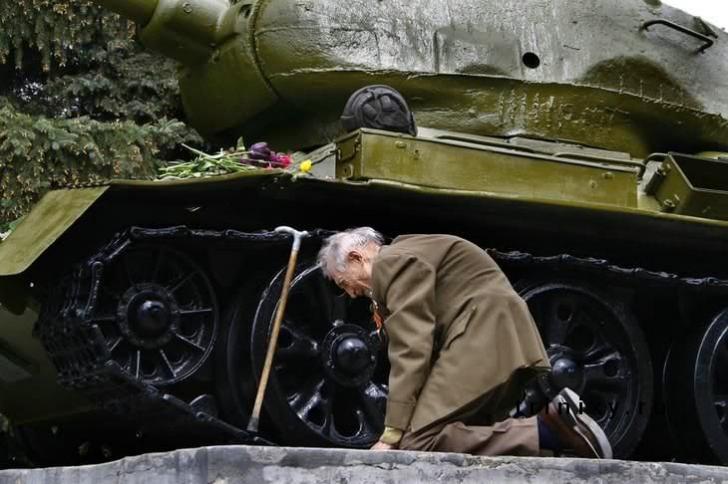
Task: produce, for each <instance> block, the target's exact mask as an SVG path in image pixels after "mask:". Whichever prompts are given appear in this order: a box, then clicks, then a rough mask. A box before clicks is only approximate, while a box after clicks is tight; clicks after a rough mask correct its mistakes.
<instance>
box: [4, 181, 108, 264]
mask: <svg viewBox="0 0 728 484" xmlns="http://www.w3.org/2000/svg"><path fill="white" fill-rule="evenodd" d="M107 189H108V187H105V186H103V187H94V188H78V189H72V190H55V191H51V192H48V193H47V194H46V195H45V196H44V197H43V198H42V199H41V200H40V202H38V204H37V205H36V206H35V207H33V210H32V211H31V212H30V213H29V214H28V215H27V216H26V217H25V219H24V220H23V222H22V223H21V224H20V225H19V226H18V227H17V228H16V229H15V230H14V231H13V233H12V234H10V236H9V237H8V238H7V239H5V240H4V241H3V242H2V243H0V276H12V275H16V274H20V273H21V272H23V271H25V270H26V269H27V268H28V267H29V266H30V264H32V263H33V262H34V261H35V260H36V259H37V258H38V257H39V256H40V255H41V254H42V253H43V252H44V251H45V250H46V249H47V248H48V247H50V246H51V244H53V243H54V242H55V241H56V240H57V239H58V238H59V237H60V236H61V235H62V234H63V233H64V232H65V231H66V230H67V229H68V228H69V227H70V226H71V225H72V224H73V223H74V222H75V221H76V220H78V218H79V217H80V216H81V215H82V214H83V213H84V212H85V211H86V210H87V209H88V208H89V207H90V206H91V205H92V204H93V203H94V202H95V201H96V200H98V198H99V197H100V196H101V195H103V193H104V192H105V191H106V190H107Z"/></svg>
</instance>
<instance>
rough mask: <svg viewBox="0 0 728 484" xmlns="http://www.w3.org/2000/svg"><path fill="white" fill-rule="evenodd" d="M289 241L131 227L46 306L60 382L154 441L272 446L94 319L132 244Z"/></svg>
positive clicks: (523, 258)
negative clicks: (147, 378) (166, 387)
mask: <svg viewBox="0 0 728 484" xmlns="http://www.w3.org/2000/svg"><path fill="white" fill-rule="evenodd" d="M332 233H333V232H331V231H327V230H322V229H316V230H313V231H310V234H311V236H312V238H314V239H318V240H320V239H322V238H324V237H326V236H328V235H330V234H332ZM289 239H290V236H289V235H287V234H280V233H277V232H272V231H263V232H241V231H237V230H220V231H216V230H197V229H190V228H188V227H186V226H175V227H168V228H159V229H151V228H142V227H131V228H129V229H128V230H126V231H124V232H122V233H121V234H119V235H117V236H116V237H115V238H114V239H113V240H112V241H111V242H110V243H109V244H107V245H106V246H104V247H103V248H102V249H101V250H100V251H99V252H98V253H97V254H95V255H93V256H92V257H90V258H89V259H87V260H86V261H85V262H84V263H82V264H81V265H80V266H78V267H77V268H76V270H75V271H74V273H73V275H72V276H69V277H68V278H67V280H66V281H64V283H62V284H61V285H59V287H57V288H55V290H56V291H58V292H59V293H60V295H61V296H62V297H61V298H56V299H55V300H56V301H58V304H55V305H54V304H46V305H45V306H44V310H43V311H42V312H41V315H40V318H39V320H38V323H37V324H36V327H35V333H36V336H37V337H38V338H40V340H41V342H42V343H43V345H44V347H45V349H46V351H47V352H48V354H49V356H50V358H51V360H52V362H53V364H54V365H55V367H56V369H57V370H58V381H59V383H60V384H61V385H62V386H63V387H65V388H68V389H69V390H73V391H75V392H79V393H81V394H82V395H84V396H85V397H86V398H87V399H88V400H89V401H90V402H95V403H96V404H97V405H98V406H99V407H100V408H102V409H104V410H106V411H109V412H111V413H112V414H113V415H115V416H117V417H118V418H120V419H122V420H123V421H125V422H129V423H130V424H133V425H135V426H137V427H138V428H139V429H140V431H142V432H144V433H146V434H153V435H167V436H168V435H179V434H180V433H182V434H184V435H191V436H194V438H195V439H196V440H197V439H199V440H204V441H206V442H221V443H249V444H264V445H265V444H270V442H268V441H266V440H265V439H262V438H260V437H257V436H254V435H251V434H249V433H247V432H246V431H244V430H242V429H240V428H237V427H235V426H233V425H230V424H228V423H226V422H224V421H222V420H221V419H219V418H217V417H216V416H214V415H213V413H214V412H210V411H208V409H206V408H205V406H204V405H197V404H196V403H195V402H193V403H186V402H184V401H182V400H180V399H179V398H177V397H175V396H173V395H171V394H169V393H165V392H164V391H163V390H161V389H160V388H157V387H155V386H154V385H151V384H148V383H144V382H142V381H140V380H138V379H137V378H135V376H134V375H131V374H130V373H127V372H126V371H125V370H124V369H123V368H122V367H121V366H119V365H118V364H117V363H116V362H114V361H113V360H112V358H111V354H110V351H109V349H108V348H107V345H106V344H105V340H104V337H103V334H102V332H101V330H100V329H99V327H98V324H97V323H95V322H94V320H93V312H94V308H95V305H96V302H97V298H98V293H99V290H100V287H101V284H102V279H103V274H104V268H105V267H106V266H107V265H108V264H109V263H110V262H111V261H113V260H114V259H115V258H116V257H118V256H119V255H120V254H122V253H123V252H124V251H125V250H127V249H128V248H129V247H130V246H132V245H133V244H138V243H144V242H151V241H165V242H179V241H186V242H205V243H217V242H219V243H225V244H241V243H244V244H247V243H255V244H260V243H265V244H278V243H280V244H282V243H285V242H287V241H289ZM486 251H487V252H488V253H489V254H490V255H491V256H492V257H493V258H494V259H495V260H496V261H497V262H499V263H501V264H504V265H506V266H511V267H515V266H517V267H528V268H541V269H547V270H559V271H561V270H569V271H571V272H581V273H586V274H599V275H600V276H609V277H610V278H611V279H612V280H614V281H616V282H617V283H622V284H625V283H626V284H635V283H639V284H649V285H652V286H660V287H666V286H669V287H679V288H688V289H696V290H697V289H701V290H705V289H709V290H715V291H720V292H725V291H727V290H728V280H725V279H718V278H715V277H704V278H693V277H680V276H678V275H676V274H671V273H667V272H655V271H650V270H646V269H642V268H627V267H621V266H618V265H613V264H610V263H609V262H608V261H607V260H605V259H596V258H583V257H575V256H572V255H569V254H561V255H556V256H546V257H544V256H534V255H532V254H529V253H525V252H520V251H510V252H503V251H499V250H496V249H486Z"/></svg>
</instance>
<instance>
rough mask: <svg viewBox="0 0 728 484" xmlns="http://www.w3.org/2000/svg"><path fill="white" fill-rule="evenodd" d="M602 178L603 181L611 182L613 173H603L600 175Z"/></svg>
mask: <svg viewBox="0 0 728 484" xmlns="http://www.w3.org/2000/svg"><path fill="white" fill-rule="evenodd" d="M602 178H604V179H605V180H611V179H612V178H614V173H612V172H611V171H607V172H604V173H602Z"/></svg>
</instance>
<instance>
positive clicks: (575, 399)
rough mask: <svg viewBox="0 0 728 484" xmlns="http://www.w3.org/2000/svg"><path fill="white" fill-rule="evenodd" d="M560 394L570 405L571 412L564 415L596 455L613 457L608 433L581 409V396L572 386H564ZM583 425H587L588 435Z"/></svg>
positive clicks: (607, 457)
mask: <svg viewBox="0 0 728 484" xmlns="http://www.w3.org/2000/svg"><path fill="white" fill-rule="evenodd" d="M559 396H560V397H561V398H563V399H564V403H566V405H568V406H569V409H570V410H571V412H566V413H567V415H564V417H566V418H567V419H568V420H569V425H571V426H572V428H573V429H574V430H575V431H576V432H578V433H579V435H581V436H582V437H583V438H584V439H585V440H586V441H587V443H588V444H589V447H590V448H591V449H592V450H593V451H594V454H595V456H598V457H599V458H602V459H611V458H612V445H611V444H610V443H609V439H608V438H607V434H605V433H604V430H602V428H601V427H600V426H599V424H598V423H597V422H596V421H595V420H594V419H593V418H591V417H590V416H589V415H587V414H586V413H584V412H582V411H581V408H580V407H579V402H580V400H581V399H580V398H579V395H577V394H576V392H575V391H574V390H572V389H571V388H568V387H567V388H564V389H563V390H561V391H560V392H559ZM582 427H586V430H587V431H588V433H589V434H591V435H587V434H586V433H585V432H584V431H583V430H582Z"/></svg>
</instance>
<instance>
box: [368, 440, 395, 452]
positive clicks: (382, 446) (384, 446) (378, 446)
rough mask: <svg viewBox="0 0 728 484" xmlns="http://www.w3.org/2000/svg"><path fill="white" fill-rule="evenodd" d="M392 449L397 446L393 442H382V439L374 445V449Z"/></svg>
mask: <svg viewBox="0 0 728 484" xmlns="http://www.w3.org/2000/svg"><path fill="white" fill-rule="evenodd" d="M392 449H396V447H395V446H394V445H392V444H385V443H384V442H381V441H380V442H377V443H376V444H374V445H372V450H392Z"/></svg>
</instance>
